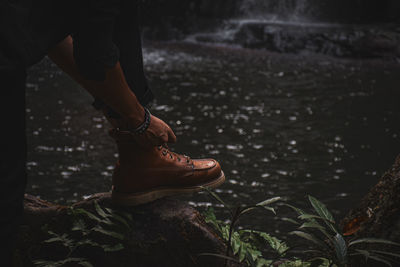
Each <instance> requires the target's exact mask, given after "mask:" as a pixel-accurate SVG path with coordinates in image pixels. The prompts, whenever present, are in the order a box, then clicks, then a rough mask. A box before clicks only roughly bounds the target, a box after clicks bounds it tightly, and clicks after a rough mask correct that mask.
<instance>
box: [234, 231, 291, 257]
mask: <svg viewBox="0 0 400 267" xmlns="http://www.w3.org/2000/svg"><path fill="white" fill-rule="evenodd" d="M241 232H243V233H246V232H247V233H250V234H251V235H250V237H251V238H252V239H253V240H254V235H255V236H257V237H259V238H261V239H263V240H264V241H266V242H267V243H268V244H269V245H270V246H271V248H272V249H273V250H275V251H276V252H278V254H279V255H283V254H284V253H286V252H287V251H288V250H289V247H288V246H287V245H286V243H285V242H283V241H281V240H279V239H278V238H276V237H273V236H271V235H269V234H268V233H265V232H261V231H255V230H241Z"/></svg>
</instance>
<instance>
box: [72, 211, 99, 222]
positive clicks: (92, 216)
mask: <svg viewBox="0 0 400 267" xmlns="http://www.w3.org/2000/svg"><path fill="white" fill-rule="evenodd" d="M75 213H76V214H82V215H86V216H87V217H89V218H90V219H92V220H94V221H97V222H99V223H101V222H103V221H102V220H101V219H100V218H99V217H97V216H96V215H94V214H93V213H91V212H89V211H87V210H84V209H75Z"/></svg>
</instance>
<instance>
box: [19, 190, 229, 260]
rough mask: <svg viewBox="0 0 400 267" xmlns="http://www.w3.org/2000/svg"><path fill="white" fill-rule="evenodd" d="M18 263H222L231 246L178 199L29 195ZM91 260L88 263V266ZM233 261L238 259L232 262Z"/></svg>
mask: <svg viewBox="0 0 400 267" xmlns="http://www.w3.org/2000/svg"><path fill="white" fill-rule="evenodd" d="M24 210H25V218H24V223H23V225H22V227H21V234H20V238H19V244H18V249H17V253H16V255H17V256H16V258H17V265H20V266H34V263H36V264H37V265H39V266H40V264H41V266H45V265H46V264H48V265H49V266H57V264H59V265H58V266H96V267H97V266H113V267H114V266H146V267H152V266H157V267H160V266H166V267H168V266H174V267H177V266H185V267H187V266H207V267H212V266H216V267H217V266H218V267H219V266H223V264H224V260H223V259H221V258H218V257H214V256H202V255H201V254H202V253H216V254H224V252H225V250H226V246H225V245H224V243H223V241H222V240H221V239H220V238H219V237H218V236H217V235H216V234H215V232H214V230H213V229H212V228H211V227H209V226H208V225H207V224H206V223H205V221H204V219H203V217H202V216H201V214H200V213H199V212H198V211H197V210H195V209H194V208H192V207H190V206H189V205H187V204H185V203H183V202H180V201H178V200H174V199H167V198H166V199H160V200H157V201H155V202H152V203H149V204H145V205H141V206H137V207H121V206H114V205H113V204H112V203H111V198H110V193H98V194H95V195H93V196H91V197H90V198H88V199H86V200H83V201H81V202H79V203H76V204H74V205H72V206H60V205H56V204H52V203H49V202H47V201H44V200H41V199H38V198H36V197H33V196H30V195H26V196H25V203H24ZM85 264H86V265H85ZM230 266H233V263H232V265H230Z"/></svg>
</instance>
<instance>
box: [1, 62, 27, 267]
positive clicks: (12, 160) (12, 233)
mask: <svg viewBox="0 0 400 267" xmlns="http://www.w3.org/2000/svg"><path fill="white" fill-rule="evenodd" d="M25 81H26V71H25V69H15V70H7V71H1V70H0V99H1V102H2V103H1V104H0V107H1V108H0V109H1V114H2V117H3V121H2V138H0V144H1V145H0V147H1V150H2V155H3V157H2V159H1V164H0V211H1V216H0V240H2V242H3V244H4V245H3V246H2V249H1V250H0V259H1V264H0V265H1V266H12V256H13V252H14V249H15V246H16V242H17V235H18V230H19V225H20V223H21V220H22V216H23V199H24V192H25V186H26V169H25V165H26V135H25Z"/></svg>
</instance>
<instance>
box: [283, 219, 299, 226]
mask: <svg viewBox="0 0 400 267" xmlns="http://www.w3.org/2000/svg"><path fill="white" fill-rule="evenodd" d="M281 220H282V221H285V222H290V223H293V224H297V225H298V224H300V223H299V222H297V221H295V220H293V219H291V218H281Z"/></svg>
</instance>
